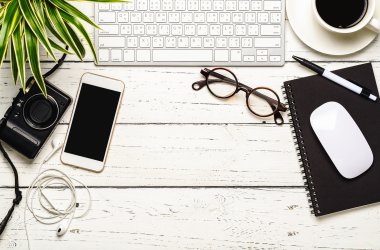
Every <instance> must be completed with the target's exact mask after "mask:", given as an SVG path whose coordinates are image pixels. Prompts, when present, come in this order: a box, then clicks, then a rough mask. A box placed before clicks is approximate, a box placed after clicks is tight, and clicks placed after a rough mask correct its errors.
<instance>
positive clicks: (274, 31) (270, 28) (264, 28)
mask: <svg viewBox="0 0 380 250" xmlns="http://www.w3.org/2000/svg"><path fill="white" fill-rule="evenodd" d="M261 35H262V36H280V35H281V25H261Z"/></svg>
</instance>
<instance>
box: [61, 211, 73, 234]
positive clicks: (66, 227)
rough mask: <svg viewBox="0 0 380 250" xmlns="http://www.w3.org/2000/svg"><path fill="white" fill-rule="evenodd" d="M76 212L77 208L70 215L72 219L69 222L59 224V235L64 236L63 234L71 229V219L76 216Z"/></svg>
mask: <svg viewBox="0 0 380 250" xmlns="http://www.w3.org/2000/svg"><path fill="white" fill-rule="evenodd" d="M74 214H75V209H74V211H73V213H72V215H71V216H70V219H69V220H68V221H67V222H62V223H61V224H59V225H58V227H57V236H63V235H65V233H67V231H68V230H69V227H70V225H71V221H72V220H73V218H74Z"/></svg>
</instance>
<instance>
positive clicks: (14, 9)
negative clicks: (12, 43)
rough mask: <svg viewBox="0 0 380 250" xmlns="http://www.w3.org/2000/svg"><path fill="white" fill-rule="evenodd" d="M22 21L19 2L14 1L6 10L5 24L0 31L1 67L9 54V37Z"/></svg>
mask: <svg viewBox="0 0 380 250" xmlns="http://www.w3.org/2000/svg"><path fill="white" fill-rule="evenodd" d="M20 21H21V13H20V9H19V8H18V3H17V0H12V1H11V2H10V3H9V4H8V5H7V9H6V13H5V16H4V23H3V25H2V26H1V30H0V67H1V65H2V63H3V61H4V58H5V56H6V54H7V49H8V43H9V37H10V36H11V35H12V33H13V31H14V30H15V29H16V27H17V25H18V24H19V23H20Z"/></svg>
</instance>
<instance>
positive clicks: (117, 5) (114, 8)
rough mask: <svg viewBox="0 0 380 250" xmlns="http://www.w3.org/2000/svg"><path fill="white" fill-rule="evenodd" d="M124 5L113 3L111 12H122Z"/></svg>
mask: <svg viewBox="0 0 380 250" xmlns="http://www.w3.org/2000/svg"><path fill="white" fill-rule="evenodd" d="M122 9H123V5H122V4H121V3H112V4H111V10H122Z"/></svg>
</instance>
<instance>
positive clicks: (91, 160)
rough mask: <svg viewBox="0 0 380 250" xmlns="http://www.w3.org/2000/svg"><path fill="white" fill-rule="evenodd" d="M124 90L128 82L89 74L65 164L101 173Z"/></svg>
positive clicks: (78, 103) (77, 107) (65, 149)
mask: <svg viewBox="0 0 380 250" xmlns="http://www.w3.org/2000/svg"><path fill="white" fill-rule="evenodd" d="M123 92H124V83H123V82H122V81H119V80H115V79H112V78H108V77H104V76H100V75H95V74H91V73H85V74H84V75H83V76H82V78H81V82H80V85H79V90H78V94H77V98H76V101H75V105H74V111H73V114H72V116H71V122H70V126H69V129H68V133H67V135H66V139H65V144H64V146H63V150H62V155H61V161H62V162H63V163H66V164H69V165H72V166H76V167H79V168H83V169H86V170H90V171H94V172H101V171H102V170H103V169H104V163H105V161H106V156H107V151H108V147H109V144H110V141H111V135H112V132H113V128H114V126H115V122H116V115H117V112H118V110H119V106H120V103H121V99H122V96H123Z"/></svg>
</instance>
